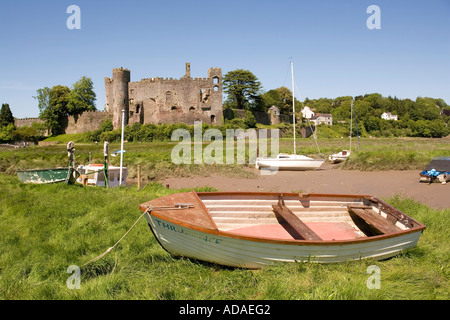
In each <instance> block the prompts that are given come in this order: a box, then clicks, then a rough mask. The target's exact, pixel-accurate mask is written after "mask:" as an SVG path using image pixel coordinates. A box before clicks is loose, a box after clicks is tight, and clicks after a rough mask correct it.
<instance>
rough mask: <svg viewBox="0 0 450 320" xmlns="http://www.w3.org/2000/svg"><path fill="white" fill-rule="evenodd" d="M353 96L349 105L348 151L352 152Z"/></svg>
mask: <svg viewBox="0 0 450 320" xmlns="http://www.w3.org/2000/svg"><path fill="white" fill-rule="evenodd" d="M352 126H353V98H352V105H351V106H350V152H352V134H353V127H352Z"/></svg>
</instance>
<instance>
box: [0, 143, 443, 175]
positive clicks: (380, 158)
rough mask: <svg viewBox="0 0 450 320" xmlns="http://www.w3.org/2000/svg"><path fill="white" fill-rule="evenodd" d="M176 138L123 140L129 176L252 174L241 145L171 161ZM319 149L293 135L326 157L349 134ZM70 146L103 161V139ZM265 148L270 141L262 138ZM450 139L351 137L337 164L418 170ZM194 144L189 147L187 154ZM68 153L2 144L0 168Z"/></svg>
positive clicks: (53, 162)
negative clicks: (206, 159)
mask: <svg viewBox="0 0 450 320" xmlns="http://www.w3.org/2000/svg"><path fill="white" fill-rule="evenodd" d="M70 138H73V137H72V136H71V135H64V136H59V137H55V138H54V139H58V140H57V141H66V140H68V139H69V140H70ZM177 144H178V142H171V141H167V142H149V143H127V144H125V149H126V151H127V152H126V153H125V156H124V164H125V165H126V166H127V167H128V170H129V177H130V178H132V179H133V178H136V176H137V166H138V165H140V166H141V168H142V176H143V179H145V180H148V181H158V180H160V179H163V178H166V177H169V176H178V177H189V176H192V175H194V174H195V175H204V176H208V175H211V174H217V175H224V176H231V177H245V178H252V177H256V175H257V173H256V172H252V171H251V170H247V169H248V168H249V167H250V168H251V167H252V165H249V164H248V154H249V149H248V146H247V147H246V150H245V151H246V164H244V165H237V164H236V165H226V164H222V165H221V164H213V165H207V164H201V165H197V164H192V163H193V161H192V163H191V164H181V165H176V164H174V163H173V161H172V159H171V153H172V150H173V148H174V147H175V146H177ZM208 145H210V143H209V142H205V143H203V148H206V147H208ZM318 146H319V149H318V148H317V145H316V143H315V141H314V140H313V139H299V140H297V153H299V154H305V155H309V156H312V157H315V158H319V157H321V158H325V157H327V156H328V155H330V154H333V153H336V152H339V151H341V150H343V149H348V148H349V141H348V139H340V138H339V139H335V138H329V139H321V140H319V141H318ZM75 148H76V151H75V162H76V164H87V163H88V162H89V157H91V162H92V163H103V144H102V143H99V144H98V145H97V144H95V143H90V144H86V143H77V144H76V147H75ZM267 148H268V151H269V153H270V142H268V143H267ZM119 149H120V144H118V143H112V144H110V151H111V152H113V151H115V150H119ZM449 150H450V139H449V138H442V139H427V138H377V139H369V138H365V139H361V140H360V141H359V143H358V141H357V139H353V147H352V155H351V156H350V158H349V159H347V161H346V162H345V163H343V164H340V165H339V167H340V168H342V169H348V170H364V171H377V170H378V171H380V170H423V168H424V167H425V166H426V165H427V164H428V163H429V161H430V160H431V159H432V158H433V157H435V156H450V152H449ZM279 151H280V152H293V144H292V140H291V139H287V138H283V139H280V140H279ZM227 152H233V154H234V157H235V158H236V151H235V150H227V149H226V147H225V144H224V146H223V153H224V156H223V157H222V160H223V161H224V162H225V159H226V153H227ZM193 157H194V150H193V149H192V151H191V158H192V159H193ZM110 161H111V164H112V165H119V157H110ZM67 163H68V162H67V153H66V145H65V143H60V144H57V145H54V146H48V147H29V148H21V149H3V150H1V151H0V173H1V172H3V173H7V174H11V175H14V174H15V172H16V171H17V170H18V169H31V168H49V167H55V166H66V165H67Z"/></svg>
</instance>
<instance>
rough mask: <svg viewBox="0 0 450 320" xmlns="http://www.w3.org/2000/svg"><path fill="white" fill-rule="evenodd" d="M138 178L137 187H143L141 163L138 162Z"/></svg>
mask: <svg viewBox="0 0 450 320" xmlns="http://www.w3.org/2000/svg"><path fill="white" fill-rule="evenodd" d="M137 178H138V182H137V189H138V190H139V189H141V165H140V164H138V166H137Z"/></svg>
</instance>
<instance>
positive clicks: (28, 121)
mask: <svg viewBox="0 0 450 320" xmlns="http://www.w3.org/2000/svg"><path fill="white" fill-rule="evenodd" d="M35 122H37V123H44V121H43V120H41V119H39V118H23V119H14V124H15V125H16V127H17V128H20V127H25V126H27V127H31V125H32V124H33V123H35Z"/></svg>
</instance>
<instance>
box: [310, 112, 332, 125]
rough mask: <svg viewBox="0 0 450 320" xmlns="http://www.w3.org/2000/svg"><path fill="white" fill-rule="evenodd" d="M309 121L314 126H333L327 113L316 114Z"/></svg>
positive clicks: (330, 116)
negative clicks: (323, 124)
mask: <svg viewBox="0 0 450 320" xmlns="http://www.w3.org/2000/svg"><path fill="white" fill-rule="evenodd" d="M311 121H312V122H314V124H315V125H316V126H318V125H319V124H322V123H325V124H326V125H329V126H332V125H333V116H332V115H331V114H328V113H317V114H316V115H315V116H313V117H312V118H311Z"/></svg>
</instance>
